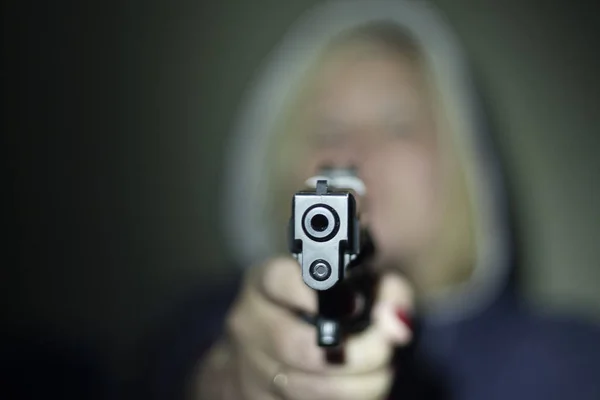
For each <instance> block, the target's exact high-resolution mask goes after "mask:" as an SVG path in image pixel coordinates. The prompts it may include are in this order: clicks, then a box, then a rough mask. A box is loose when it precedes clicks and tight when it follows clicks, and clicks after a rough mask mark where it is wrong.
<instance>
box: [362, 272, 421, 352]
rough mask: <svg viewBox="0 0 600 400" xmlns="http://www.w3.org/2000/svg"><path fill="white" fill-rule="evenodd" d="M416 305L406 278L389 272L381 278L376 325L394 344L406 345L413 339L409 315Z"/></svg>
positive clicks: (374, 308) (374, 316)
mask: <svg viewBox="0 0 600 400" xmlns="http://www.w3.org/2000/svg"><path fill="white" fill-rule="evenodd" d="M413 305H414V292H413V290H412V288H411V286H410V285H409V283H408V281H406V279H404V278H402V277H401V276H400V275H398V274H393V273H388V274H386V275H384V276H383V277H382V278H381V281H380V284H379V293H378V296H377V300H376V303H375V306H374V307H373V314H372V317H373V322H374V325H375V326H376V327H377V328H378V329H379V330H380V331H381V332H382V333H383V335H384V336H385V337H386V338H387V339H388V340H389V341H390V342H391V343H392V344H393V345H397V346H400V345H406V344H408V342H410V340H411V339H412V329H411V326H410V319H409V316H410V315H411V314H412V311H413Z"/></svg>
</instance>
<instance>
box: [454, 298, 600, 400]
mask: <svg viewBox="0 0 600 400" xmlns="http://www.w3.org/2000/svg"><path fill="white" fill-rule="evenodd" d="M459 336H460V339H459V340H458V342H457V346H456V351H455V352H454V353H453V354H454V356H453V358H452V360H451V362H452V364H453V366H454V368H452V370H453V372H452V374H454V375H453V376H455V377H456V378H457V379H458V380H457V381H456V382H455V383H457V384H458V386H459V387H460V389H459V392H461V393H463V394H464V396H462V397H461V398H469V399H471V398H474V399H476V398H487V399H504V398H511V399H544V400H548V399H565V398H569V399H570V398H573V399H575V398H576V399H580V400H587V399H600V379H598V371H600V326H599V325H597V324H594V323H592V322H587V321H584V320H581V319H578V318H574V317H568V316H558V315H553V316H550V315H541V314H539V313H535V312H531V311H529V310H526V309H524V308H522V307H520V306H517V305H516V304H514V303H513V304H512V305H511V304H508V305H506V306H503V307H496V308H495V309H494V310H491V311H490V312H488V313H487V314H486V315H482V316H481V317H479V318H475V319H473V320H471V321H470V322H468V323H466V324H465V325H464V326H463V328H462V329H461V333H460V335H459ZM455 380H456V379H455Z"/></svg>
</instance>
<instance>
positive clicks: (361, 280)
mask: <svg viewBox="0 0 600 400" xmlns="http://www.w3.org/2000/svg"><path fill="white" fill-rule="evenodd" d="M324 171H325V172H322V173H321V174H320V176H318V177H316V178H313V181H316V185H315V188H314V189H311V190H301V191H299V192H296V193H295V194H294V196H293V200H292V215H291V218H290V226H289V239H290V240H289V243H290V251H291V253H292V255H293V256H294V257H295V258H296V260H297V261H298V263H299V264H300V267H301V273H302V278H303V281H304V283H305V284H306V285H308V286H309V287H310V288H311V289H313V290H315V291H317V296H318V311H317V314H316V315H314V316H311V317H307V316H305V318H304V319H305V320H307V321H308V322H310V323H312V324H313V325H315V326H316V328H317V339H316V340H317V344H318V345H319V346H321V347H328V348H335V347H338V346H340V345H341V344H342V342H343V339H344V338H345V337H346V336H347V335H348V334H350V333H355V332H358V331H361V330H363V329H365V328H366V327H367V326H368V325H369V323H370V309H371V306H372V304H373V297H374V286H375V276H374V274H372V273H371V270H370V268H369V263H368V261H369V259H370V258H371V257H372V255H373V254H374V246H373V243H372V241H371V240H370V236H369V235H368V231H367V230H365V229H364V228H363V227H361V225H360V219H359V216H358V212H357V205H356V199H355V197H354V195H353V193H352V192H353V191H354V192H356V191H357V187H356V185H355V184H354V185H353V184H342V185H340V184H339V183H340V182H342V183H344V182H353V183H354V182H358V183H359V186H360V185H361V184H362V181H359V180H358V179H357V178H355V176H354V175H353V173H352V171H351V170H349V171H345V172H342V173H340V171H334V170H331V169H326V170H324ZM353 177H354V178H353ZM332 184H333V185H332ZM334 185H335V186H334ZM339 186H350V187H347V188H343V189H341V188H339ZM352 186H354V187H352ZM361 190H362V189H361Z"/></svg>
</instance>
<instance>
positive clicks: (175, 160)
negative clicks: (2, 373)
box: [0, 0, 600, 385]
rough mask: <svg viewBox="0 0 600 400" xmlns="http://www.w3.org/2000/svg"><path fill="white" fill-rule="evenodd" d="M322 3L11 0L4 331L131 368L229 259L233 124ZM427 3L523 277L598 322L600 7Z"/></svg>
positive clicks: (119, 380)
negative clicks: (439, 14)
mask: <svg viewBox="0 0 600 400" xmlns="http://www.w3.org/2000/svg"><path fill="white" fill-rule="evenodd" d="M315 3H316V2H315V1H307V0H288V1H285V2H282V1H275V0H255V1H237V2H233V1H221V2H214V3H208V2H207V3H206V4H203V3H201V2H192V1H189V0H188V1H168V2H167V1H156V0H148V1H132V0H127V1H120V2H109V1H66V0H57V1H53V2H43V1H12V2H4V6H3V7H4V12H3V19H4V21H3V30H4V34H3V59H4V68H3V81H4V83H3V97H4V113H3V118H2V119H3V133H4V135H3V137H4V138H5V145H4V146H3V148H4V150H5V153H6V154H5V157H4V159H5V161H6V163H7V165H6V168H5V171H7V172H8V176H7V178H6V180H5V182H7V183H8V185H6V186H8V187H9V190H8V191H7V192H5V195H4V196H3V197H4V200H5V202H6V203H5V206H4V207H3V210H4V219H5V224H4V231H5V234H6V235H5V236H4V237H5V239H4V240H3V245H4V246H5V248H4V250H3V253H4V254H3V260H4V261H3V263H2V264H3V267H4V268H3V271H5V272H4V273H3V277H2V279H1V280H0V282H1V284H2V296H3V299H2V305H3V307H2V308H3V325H2V326H3V329H2V331H3V335H5V338H3V344H4V347H7V348H11V347H14V346H13V343H17V342H19V341H25V342H27V340H26V339H24V338H33V339H32V340H33V341H35V342H36V343H41V344H43V345H44V346H45V347H49V348H53V349H56V348H60V346H64V347H66V348H74V349H78V348H82V349H85V350H83V351H84V352H87V353H86V354H89V355H90V359H93V360H95V362H97V363H99V365H100V366H101V367H100V368H101V369H102V370H103V371H105V372H106V373H107V375H108V376H111V377H112V378H111V379H114V383H115V385H121V384H125V385H127V384H128V382H133V381H134V380H135V379H136V378H137V376H138V375H139V374H140V371H141V369H142V367H143V364H144V356H145V354H144V353H145V349H146V347H145V346H146V345H147V343H148V342H149V341H150V340H151V339H150V338H151V337H152V336H153V335H154V334H155V333H156V332H158V331H159V330H160V329H161V325H162V324H165V323H167V321H168V319H166V317H165V315H168V313H169V310H170V309H171V308H172V307H174V306H175V305H176V304H178V303H179V302H180V301H182V300H183V299H185V298H186V296H187V295H189V293H190V291H192V290H198V288H199V287H200V288H202V287H208V286H214V285H215V284H218V282H222V281H224V280H226V279H227V278H228V276H229V275H231V270H230V269H228V267H227V263H226V256H225V253H224V250H225V249H226V243H223V242H222V240H220V236H219V233H220V232H219V220H218V213H217V210H218V202H219V198H218V194H219V189H220V179H221V178H222V174H221V169H222V163H223V159H222V157H223V154H224V153H225V152H226V150H227V138H228V132H229V130H230V128H231V126H232V123H233V118H234V116H235V115H236V112H237V107H238V106H239V104H240V98H241V95H242V94H243V92H244V90H245V89H246V87H247V84H248V82H249V81H251V79H252V77H253V75H254V74H255V73H256V72H257V69H258V68H259V67H260V65H261V62H262V61H263V60H264V58H265V56H266V55H267V54H268V53H269V51H270V49H271V48H272V47H273V46H274V45H275V43H276V42H277V41H278V39H279V38H280V36H281V35H282V34H283V33H284V32H285V30H286V28H287V27H288V26H289V24H290V23H292V22H293V21H294V20H295V19H296V18H297V17H298V16H299V14H300V13H301V12H302V11H303V10H305V9H307V8H308V7H310V6H311V5H313V4H315ZM434 3H435V4H437V5H438V6H439V8H441V9H442V11H443V12H444V13H445V14H446V15H447V17H448V18H449V20H450V22H451V24H452V25H453V27H454V28H455V30H456V31H457V32H458V34H459V36H460V38H461V39H462V42H463V44H464V45H465V47H466V49H467V52H468V55H469V57H470V61H471V64H472V66H473V68H474V70H475V72H476V75H477V77H478V80H479V84H480V86H481V90H482V92H483V94H484V96H485V99H486V102H487V103H488V104H487V105H488V111H489V114H490V118H491V120H492V121H493V123H494V125H495V130H496V131H497V132H498V137H497V141H498V143H499V146H500V150H501V155H502V158H503V159H504V161H505V163H506V168H507V171H508V175H509V176H510V180H509V186H510V189H511V190H512V191H513V193H514V196H515V200H516V206H517V208H516V213H517V216H518V218H519V221H520V222H519V225H518V229H519V237H520V242H521V246H522V257H523V259H524V261H525V262H524V266H525V269H524V270H523V271H522V278H523V282H524V285H523V291H524V293H525V294H526V295H527V297H528V299H529V300H530V301H531V302H532V303H533V304H536V305H538V306H539V307H541V308H543V309H544V310H551V311H568V312H573V313H576V314H579V315H582V316H584V317H586V318H589V319H592V320H597V321H600V289H599V286H600V261H599V260H600V207H598V205H599V204H600V183H599V179H598V177H597V175H598V173H600V132H599V127H600V121H599V120H598V110H600V77H599V76H598V73H599V71H600V55H599V53H598V45H597V40H596V39H597V37H598V35H599V34H600V32H599V30H600V13H598V12H597V11H598V10H597V9H596V8H593V9H592V7H596V6H594V5H592V2H547V1H524V0H505V1H503V2H478V1H467V0H437V1H434ZM550 3H556V4H550ZM27 343H28V342H27ZM25 346H26V345H25Z"/></svg>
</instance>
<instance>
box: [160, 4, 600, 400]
mask: <svg viewBox="0 0 600 400" xmlns="http://www.w3.org/2000/svg"><path fill="white" fill-rule="evenodd" d="M377 21H386V22H393V23H395V24H397V25H398V26H400V27H401V28H403V29H404V30H406V31H407V32H408V33H409V34H410V35H411V36H412V38H413V39H414V40H415V42H416V43H417V44H418V46H419V47H420V50H421V52H422V53H423V56H424V59H425V65H426V68H427V69H428V73H429V76H430V77H431V80H432V82H433V84H434V86H435V87H436V90H437V93H438V95H439V97H440V101H441V103H442V108H443V110H444V112H445V113H446V117H447V118H446V120H447V121H449V123H450V124H452V125H453V126H452V129H450V131H451V132H453V136H452V137H451V138H450V140H451V142H452V143H453V148H454V149H455V151H456V152H457V157H458V159H459V160H460V163H461V165H462V167H463V170H464V173H465V179H466V185H467V192H468V196H469V200H470V203H471V204H472V213H473V214H474V215H473V223H474V227H473V229H474V237H475V266H474V270H473V273H472V274H471V277H470V279H469V280H468V281H467V282H465V283H463V284H460V285H455V286H453V287H451V288H449V289H448V290H446V291H444V292H443V293H440V294H438V295H436V296H435V297H433V298H432V299H430V300H429V301H428V302H427V304H426V307H425V310H424V313H423V315H422V318H421V320H420V321H419V326H418V332H417V333H418V335H417V340H416V342H415V344H414V345H413V346H411V348H410V349H408V350H405V351H402V352H400V353H399V355H398V362H399V363H400V365H401V369H400V371H401V372H399V373H398V378H397V380H396V385H395V386H394V389H393V392H392V394H391V398H396V397H395V396H397V398H399V399H407V398H456V399H505V398H511V399H537V398H539V399H549V398H556V399H559V398H561V399H562V398H569V399H570V398H573V399H575V398H577V399H600V379H599V380H596V378H595V375H596V374H597V371H600V334H599V333H598V329H597V328H596V327H592V326H587V325H585V324H581V323H578V322H575V321H571V320H567V319H560V320H559V319H550V318H541V317H536V316H535V315H534V314H533V313H531V312H529V311H527V310H526V309H524V308H523V307H521V306H520V305H519V302H518V300H517V298H516V296H515V295H514V291H513V290H512V289H513V286H512V285H513V282H512V281H511V279H510V277H511V276H512V272H513V270H514V266H515V259H514V251H513V247H512V243H513V240H512V237H511V235H510V224H509V222H508V218H509V213H508V207H507V196H506V191H505V188H504V186H503V181H502V174H501V170H500V166H499V163H498V159H497V157H496V154H495V152H494V149H493V146H492V140H491V139H492V138H491V137H490V135H489V132H490V130H489V129H488V127H486V125H485V121H484V118H483V113H482V109H481V106H480V102H479V100H478V97H477V93H476V90H475V87H474V84H473V81H472V79H471V76H470V74H469V70H468V66H467V63H466V58H465V56H464V54H463V52H462V49H461V47H460V46H459V44H458V41H457V39H456V37H455V36H454V34H453V32H452V30H451V29H450V28H449V26H448V24H447V22H446V21H445V19H444V18H443V16H442V15H440V14H439V13H438V12H437V11H436V10H435V9H434V8H432V7H431V6H430V5H429V4H427V3H425V2H420V1H368V2H367V1H345V2H342V1H334V2H327V3H323V4H321V5H319V6H317V7H316V8H314V9H312V10H310V11H309V12H308V13H306V14H305V15H304V16H302V18H300V19H299V20H298V21H297V22H296V23H295V24H294V25H293V26H292V27H291V29H290V30H289V32H288V33H287V34H286V35H285V37H284V39H283V40H282V41H281V43H280V44H279V45H278V46H277V47H276V48H275V49H274V50H273V52H272V53H271V55H270V56H269V57H268V59H267V60H266V62H265V64H264V66H263V68H262V69H261V71H259V74H258V76H257V78H256V80H255V81H254V83H253V84H252V86H251V87H250V89H249V91H248V92H247V93H246V96H245V98H244V101H243V102H242V109H241V112H240V115H239V118H238V120H237V123H236V125H235V129H234V132H233V133H232V139H231V142H230V143H229V146H228V149H230V150H231V152H230V154H228V156H227V157H226V177H225V182H226V185H225V190H224V193H223V197H224V201H223V204H224V207H223V209H222V210H223V212H222V214H223V221H224V231H225V239H226V241H227V243H229V244H231V254H232V257H233V261H234V262H235V263H236V265H238V266H239V267H240V272H243V269H244V268H248V267H249V266H251V265H255V264H256V263H258V262H260V261H261V260H264V259H266V258H268V257H269V256H272V255H273V254H274V253H275V252H277V249H276V248H275V247H274V245H273V244H274V243H275V242H276V240H275V237H276V235H278V234H280V232H278V231H277V230H276V229H274V228H273V226H272V225H271V224H269V223H266V222H265V212H264V211H265V209H268V207H269V205H268V199H269V196H271V192H270V188H272V186H273V182H271V181H270V177H271V175H270V174H269V173H268V171H269V168H271V167H272V166H271V165H269V160H271V158H270V157H269V149H270V146H269V144H270V143H272V141H273V140H274V135H275V134H276V132H277V130H276V129H274V127H275V125H276V124H277V122H278V119H279V118H280V116H281V114H282V113H284V112H285V107H286V104H288V101H289V99H290V98H291V97H293V96H294V95H295V94H296V91H297V88H298V87H299V86H300V85H301V79H302V77H303V76H305V74H306V72H307V70H308V69H309V68H310V67H311V65H312V64H313V63H314V61H315V60H316V58H317V57H318V55H319V53H320V51H321V50H322V49H323V47H324V46H326V45H327V44H328V43H329V42H330V40H331V39H333V38H334V37H336V35H338V34H339V33H341V32H344V31H347V30H348V29H350V28H354V27H358V26H361V25H365V24H367V23H369V22H377ZM234 294H235V285H232V286H231V288H227V289H223V290H222V291H221V292H220V294H218V295H217V296H216V297H215V296H211V299H212V300H211V304H212V307H210V309H206V307H202V306H201V304H202V303H203V302H202V300H200V299H196V300H195V301H191V302H190V303H189V304H188V305H187V306H186V307H185V309H186V310H188V311H189V315H190V316H189V317H187V318H184V320H185V321H187V322H185V323H183V324H181V325H177V326H178V327H179V332H178V334H177V335H176V336H177V338H178V339H177V340H174V341H173V342H172V343H173V345H172V346H169V345H164V346H165V347H164V349H163V350H164V354H165V355H164V359H161V361H160V362H159V366H158V369H157V370H156V371H155V373H156V374H157V375H155V378H154V383H155V384H158V386H155V387H156V390H155V393H154V395H155V398H177V395H175V394H174V393H176V389H177V388H180V387H182V386H183V385H182V382H183V379H185V376H186V374H188V373H189V372H190V370H191V366H192V365H193V364H194V362H195V361H197V360H198V359H199V357H200V354H201V350H202V349H204V348H206V347H207V346H208V345H209V344H210V342H211V340H213V339H214V338H215V337H216V336H218V334H219V332H220V323H221V321H222V320H223V318H224V316H225V313H226V310H227V306H228V304H229V302H230V301H231V299H232V297H233V296H234ZM215 299H220V301H215ZM200 310H204V311H200ZM184 314H185V313H184ZM161 353H162V352H161ZM407 365H410V367H406V366H407ZM161 371H162V372H161Z"/></svg>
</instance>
